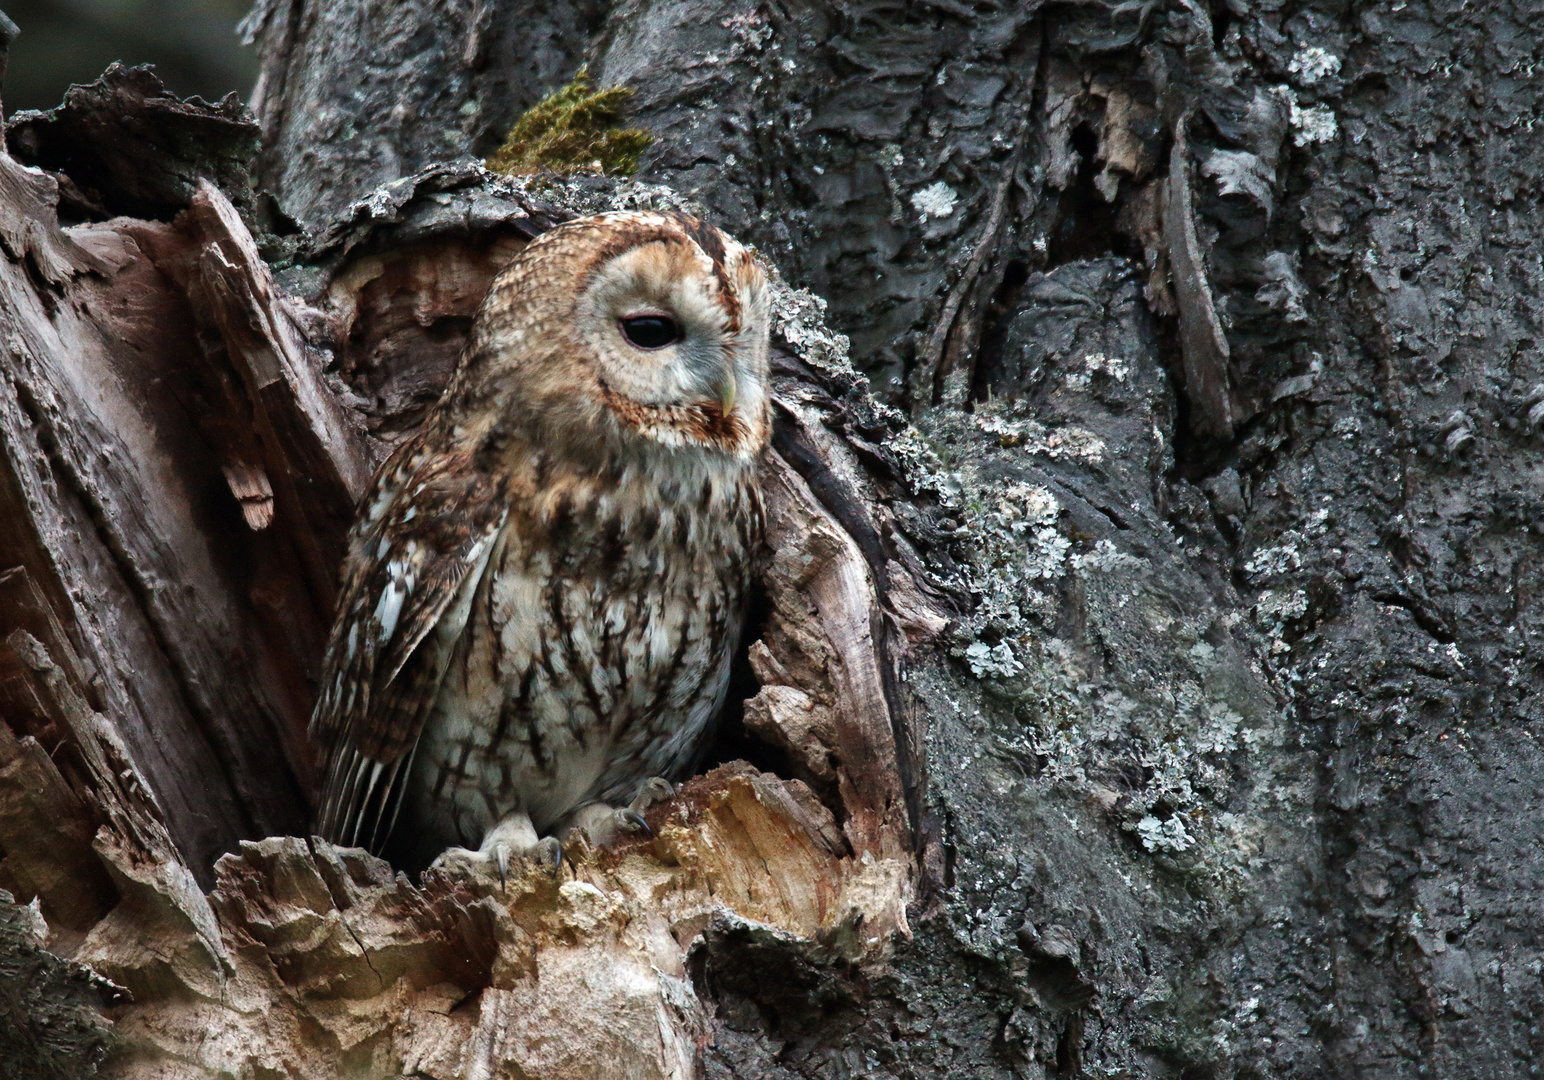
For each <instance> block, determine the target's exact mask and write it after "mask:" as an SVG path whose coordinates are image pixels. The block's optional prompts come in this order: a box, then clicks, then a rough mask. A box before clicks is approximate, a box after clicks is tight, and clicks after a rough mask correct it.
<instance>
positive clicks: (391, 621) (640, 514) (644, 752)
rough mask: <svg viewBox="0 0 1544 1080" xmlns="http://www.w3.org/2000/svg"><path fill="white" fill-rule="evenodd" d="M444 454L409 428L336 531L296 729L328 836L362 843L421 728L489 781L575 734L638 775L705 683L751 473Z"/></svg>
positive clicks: (749, 538) (542, 455)
mask: <svg viewBox="0 0 1544 1080" xmlns="http://www.w3.org/2000/svg"><path fill="white" fill-rule="evenodd" d="M449 443H450V440H447V439H445V438H443V437H441V435H440V434H439V433H437V431H436V425H435V424H434V423H433V422H431V423H429V424H428V425H426V427H425V428H424V429H423V431H421V432H420V433H419V435H417V436H415V437H414V438H413V439H411V440H409V441H408V442H407V443H405V444H404V445H403V446H402V447H400V448H399V449H398V451H397V452H396V453H395V454H394V455H393V456H392V458H391V459H390V460H389V461H388V462H387V463H386V465H385V466H384V467H383V468H382V469H381V472H380V474H379V476H378V478H377V481H376V485H375V488H374V490H373V491H372V493H371V495H370V497H369V499H368V500H367V502H366V504H365V505H364V507H363V508H362V510H361V515H360V518H359V520H358V521H357V522H356V524H355V527H354V531H353V533H352V534H351V544H350V554H349V558H348V561H347V563H346V564H345V573H344V585H343V590H342V594H341V596H340V599H339V618H338V620H337V622H336V624H335V625H334V628H333V633H332V635H331V638H330V640H329V643H328V649H327V655H326V658H325V661H324V682H323V685H322V688H321V697H320V700H319V702H318V705H317V708H316V711H315V714H314V716H313V719H312V735H313V737H314V738H315V739H316V740H317V741H318V742H319V743H320V745H321V747H322V751H323V754H324V770H325V780H324V790H323V796H322V802H321V813H320V821H319V828H320V830H321V832H322V834H323V835H325V836H327V837H328V838H329V839H332V840H334V841H335V842H340V843H346V844H364V845H367V846H371V847H376V846H378V845H379V844H380V842H382V841H383V840H384V838H385V836H386V834H388V833H389V832H390V830H391V826H392V819H393V816H394V815H395V813H396V810H397V808H398V807H399V806H400V805H401V803H402V801H403V796H404V793H405V791H406V788H407V786H408V784H409V779H410V774H412V773H413V768H412V760H413V757H414V752H415V749H416V748H417V747H418V745H419V743H420V740H421V738H422V737H423V736H424V734H425V728H426V726H430V727H436V728H439V729H443V730H436V731H434V732H432V733H431V735H432V737H431V738H430V739H429V740H428V743H429V744H430V746H431V752H432V753H434V754H435V756H436V759H438V758H439V757H440V756H441V755H442V753H443V752H444V749H445V745H446V742H447V740H461V741H463V742H465V743H466V744H467V745H466V747H465V748H464V749H463V750H462V752H461V754H460V756H459V760H461V761H462V762H465V761H467V760H468V758H469V755H470V754H472V753H474V752H475V753H476V754H477V755H480V756H481V757H482V758H483V759H485V760H495V761H497V762H498V763H499V766H500V768H502V770H503V772H502V775H503V776H504V777H505V780H506V784H507V782H508V777H509V775H510V772H509V770H510V768H511V765H510V762H511V761H516V762H519V761H525V762H528V763H530V764H531V765H532V766H534V768H535V769H536V770H537V771H539V772H541V773H543V774H544V775H550V776H552V777H557V776H559V774H560V773H561V772H562V770H563V768H564V767H565V766H566V764H568V763H565V761H564V760H562V755H563V754H564V753H572V754H578V753H580V752H581V751H582V752H584V753H589V752H591V751H593V749H594V747H595V745H597V744H599V745H601V746H610V747H612V748H613V749H612V750H611V751H610V752H611V753H613V754H615V755H617V756H619V757H621V758H623V759H627V760H629V761H631V763H632V767H634V768H644V769H646V770H647V769H649V768H651V767H653V764H654V763H652V762H651V761H649V760H646V759H647V758H648V756H649V752H650V747H651V746H653V747H655V748H656V749H658V746H659V745H662V740H663V742H668V741H669V738H670V732H669V730H668V728H669V725H670V722H671V718H670V716H669V714H670V713H671V712H672V711H674V710H680V709H683V708H686V707H688V706H692V707H693V708H695V711H696V712H699V713H700V712H702V711H703V709H702V707H701V702H700V701H698V700H697V698H700V697H701V696H702V693H708V694H719V695H721V693H722V687H721V686H711V687H706V688H705V689H704V686H703V684H704V683H705V680H708V679H709V676H710V672H709V669H716V668H718V667H724V668H725V669H726V670H727V650H728V649H729V648H731V647H732V645H733V641H734V639H735V638H736V637H737V635H738V631H739V627H738V625H737V620H738V619H739V618H740V617H741V616H742V615H743V607H744V594H745V591H746V588H747V583H748V580H749V578H750V576H751V569H752V568H751V561H752V559H753V557H754V552H755V550H756V548H757V546H758V545H759V542H760V531H761V503H760V495H759V489H758V487H757V482H756V469H757V462H756V461H754V460H752V461H749V462H747V461H744V460H739V459H735V458H733V457H730V456H723V455H708V456H704V455H698V454H684V453H680V452H676V451H670V450H667V449H665V448H660V449H659V450H658V451H657V452H655V453H654V454H653V455H651V456H652V458H653V460H640V459H637V458H632V459H630V460H625V461H624V460H597V459H596V458H595V457H594V456H593V455H592V454H583V455H578V456H577V457H576V456H573V455H569V456H564V455H559V454H556V453H553V452H552V451H551V450H550V449H549V450H543V449H537V448H534V447H530V446H529V445H524V444H521V443H519V442H517V443H514V444H508V445H506V446H505V447H504V452H503V453H501V454H500V455H498V460H497V461H496V462H490V461H489V460H487V459H486V458H483V459H481V460H479V458H478V457H477V456H476V455H473V454H468V453H460V452H443V451H438V450H437V449H436V447H437V446H444V445H448V444H449ZM591 449H594V448H591ZM450 669H453V670H450ZM448 670H449V671H450V674H449V677H447V672H448ZM720 681H721V680H720ZM693 695H696V697H693ZM688 699H691V700H688ZM682 719H683V721H684V719H685V718H684V717H683V718H682ZM698 726H699V727H700V726H701V725H700V722H699V724H698ZM501 744H504V745H501ZM565 748H568V749H565ZM676 750H677V751H678V752H679V750H680V748H676ZM688 752H689V751H688ZM656 756H657V755H656ZM420 771H422V770H420ZM495 771H497V770H495ZM614 771H615V770H614V769H612V770H611V772H614ZM608 775H609V774H608ZM460 779H461V780H462V781H463V782H464V783H471V784H477V783H485V782H491V781H482V780H479V778H478V777H477V776H474V775H462V776H461V777H460ZM441 782H442V784H443V779H442V781H441ZM484 795H485V801H486V798H487V797H488V796H487V795H486V793H484ZM423 797H424V795H423V793H417V794H416V795H415V800H416V801H422V799H423ZM590 797H594V795H591V796H590Z"/></svg>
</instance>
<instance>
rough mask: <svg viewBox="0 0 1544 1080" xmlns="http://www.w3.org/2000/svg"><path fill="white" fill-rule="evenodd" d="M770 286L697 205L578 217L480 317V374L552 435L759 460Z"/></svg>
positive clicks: (517, 416)
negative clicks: (699, 214)
mask: <svg viewBox="0 0 1544 1080" xmlns="http://www.w3.org/2000/svg"><path fill="white" fill-rule="evenodd" d="M768 305H769V297H768V289H767V282H766V275H765V274H764V273H763V271H762V269H761V267H760V265H758V263H757V262H756V259H755V257H754V256H753V255H752V254H751V253H750V252H749V251H747V250H746V249H745V248H744V247H742V246H741V245H740V244H738V243H736V242H735V241H734V240H732V239H730V238H729V237H728V236H725V235H724V234H723V233H721V232H720V231H719V230H717V229H715V228H713V227H712V226H711V225H706V224H704V223H702V222H700V221H698V220H696V219H695V218H692V217H689V216H687V215H685V214H673V213H641V212H640V213H631V212H629V213H610V214H597V215H595V216H594V217H587V218H581V219H579V220H577V221H572V222H568V223H567V224H564V225H561V226H559V227H558V228H556V229H553V230H552V231H551V232H548V233H545V234H543V235H542V236H540V237H538V238H537V239H536V240H534V241H532V243H531V244H530V245H529V246H528V247H527V248H526V249H525V250H524V251H522V252H521V253H520V254H519V255H518V256H517V257H516V258H515V260H514V261H513V262H512V263H511V264H510V265H509V267H508V268H507V269H505V270H504V271H503V273H501V274H500V275H499V277H498V279H497V280H496V281H495V282H494V285H493V288H492V290H491V292H490V293H489V297H488V300H487V301H486V302H485V304H484V306H483V309H482V311H481V313H480V314H479V317H478V325H477V327H476V329H475V331H474V336H473V340H472V343H471V348H470V349H469V351H468V361H467V366H468V370H467V371H466V372H465V374H466V375H468V376H469V377H470V378H471V379H472V380H473V381H474V382H480V383H482V384H483V385H484V386H485V387H487V386H490V385H491V384H492V383H494V382H497V383H498V384H499V385H500V387H501V391H502V392H500V393H498V394H497V395H496V396H497V399H498V412H500V413H501V414H503V415H504V416H507V417H510V418H512V419H514V420H515V421H516V422H517V423H522V422H523V426H526V427H527V428H530V427H532V426H534V427H535V428H538V429H539V431H532V432H531V434H532V435H535V436H537V437H540V438H542V439H543V440H544V441H545V442H550V441H552V440H558V441H560V442H564V443H573V442H575V441H579V442H582V441H583V440H585V439H600V440H604V441H606V442H608V443H613V444H620V445H621V446H622V447H623V448H624V449H625V448H626V447H627V446H629V445H631V446H633V447H634V448H636V447H639V446H648V445H652V446H663V447H668V448H696V449H700V450H707V451H717V452H722V453H727V454H729V455H732V456H734V457H739V458H751V457H754V456H755V455H756V454H757V453H759V452H760V450H761V448H762V447H763V446H764V445H765V443H766V438H767V428H768V417H767V403H768V394H767V328H768Z"/></svg>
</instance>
